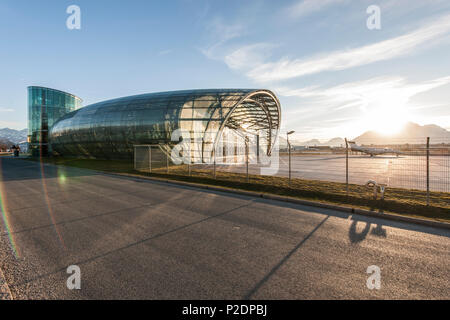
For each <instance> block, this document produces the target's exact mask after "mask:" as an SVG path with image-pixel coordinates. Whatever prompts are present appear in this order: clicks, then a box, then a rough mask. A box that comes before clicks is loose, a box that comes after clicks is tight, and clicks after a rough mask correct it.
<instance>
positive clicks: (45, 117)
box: [28, 86, 82, 156]
mask: <svg viewBox="0 0 450 320" xmlns="http://www.w3.org/2000/svg"><path fill="white" fill-rule="evenodd" d="M81 105H82V100H81V99H80V98H78V97H77V96H75V95H73V94H70V93H67V92H63V91H60V90H55V89H50V88H44V87H35V86H32V87H28V148H29V151H30V152H31V153H32V154H33V155H34V156H39V155H42V156H47V155H48V153H49V152H52V150H51V146H50V144H49V137H48V134H49V130H50V129H51V127H52V126H53V124H54V123H55V122H56V121H57V120H58V119H60V118H61V117H62V116H64V115H65V114H67V113H69V112H71V111H74V110H76V109H78V108H80V107H81Z"/></svg>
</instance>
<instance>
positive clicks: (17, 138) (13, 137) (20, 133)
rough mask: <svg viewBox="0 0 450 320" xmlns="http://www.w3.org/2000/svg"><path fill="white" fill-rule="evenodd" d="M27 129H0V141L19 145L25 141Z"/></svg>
mask: <svg viewBox="0 0 450 320" xmlns="http://www.w3.org/2000/svg"><path fill="white" fill-rule="evenodd" d="M27 135H28V129H23V130H14V129H9V128H3V129H0V140H5V141H6V140H7V141H10V142H12V143H13V144H14V143H20V142H23V141H26V140H27Z"/></svg>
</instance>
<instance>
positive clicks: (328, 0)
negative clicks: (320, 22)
mask: <svg viewBox="0 0 450 320" xmlns="http://www.w3.org/2000/svg"><path fill="white" fill-rule="evenodd" d="M345 2H348V0H302V1H298V2H297V3H295V4H293V5H291V6H288V7H287V8H284V10H283V11H284V12H283V13H285V14H287V15H288V16H289V17H293V18H300V17H304V16H307V15H310V14H312V13H314V12H317V11H320V10H322V9H324V8H326V7H329V6H331V5H335V4H339V3H345Z"/></svg>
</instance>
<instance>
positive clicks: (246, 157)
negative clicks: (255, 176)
mask: <svg viewBox="0 0 450 320" xmlns="http://www.w3.org/2000/svg"><path fill="white" fill-rule="evenodd" d="M248 149H249V148H248V137H245V165H246V167H247V168H246V170H247V183H248V182H249V181H250V178H249V176H248V153H249V150H248Z"/></svg>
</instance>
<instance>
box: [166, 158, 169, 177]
mask: <svg viewBox="0 0 450 320" xmlns="http://www.w3.org/2000/svg"><path fill="white" fill-rule="evenodd" d="M166 173H169V155H168V154H166Z"/></svg>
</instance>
